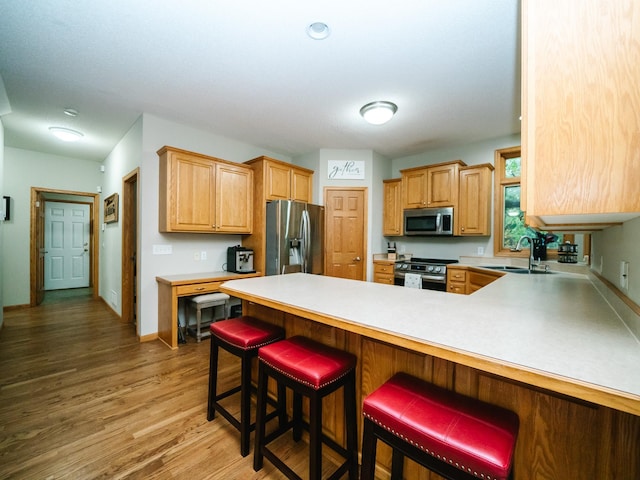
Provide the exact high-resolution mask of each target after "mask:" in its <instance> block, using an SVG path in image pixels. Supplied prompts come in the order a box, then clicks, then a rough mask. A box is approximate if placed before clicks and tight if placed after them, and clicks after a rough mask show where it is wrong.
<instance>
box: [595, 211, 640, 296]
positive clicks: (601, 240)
mask: <svg viewBox="0 0 640 480" xmlns="http://www.w3.org/2000/svg"><path fill="white" fill-rule="evenodd" d="M622 261H625V262H629V277H628V278H629V287H628V289H626V290H624V289H622V288H621V285H620V262H622ZM591 262H592V266H591V268H593V269H594V270H596V271H597V272H599V273H601V274H602V276H603V277H605V278H606V279H607V280H609V281H610V282H611V283H613V284H614V285H616V286H617V287H618V288H620V289H621V290H622V291H623V292H624V293H625V294H626V295H627V296H628V297H629V298H630V299H631V300H633V301H634V302H635V303H636V304H639V305H640V218H635V219H633V220H629V221H628V222H625V223H623V224H622V225H620V226H616V227H610V228H607V229H606V230H602V231H600V232H595V233H594V234H593V235H592V240H591Z"/></svg>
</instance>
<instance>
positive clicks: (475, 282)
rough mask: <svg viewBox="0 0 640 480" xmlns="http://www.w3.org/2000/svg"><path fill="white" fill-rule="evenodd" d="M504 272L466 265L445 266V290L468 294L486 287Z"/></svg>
mask: <svg viewBox="0 0 640 480" xmlns="http://www.w3.org/2000/svg"><path fill="white" fill-rule="evenodd" d="M502 275H504V273H501V272H486V271H480V270H479V269H478V270H477V269H475V268H473V267H467V266H456V267H452V266H448V267H447V292H449V293H459V294H462V295H469V294H471V293H473V292H475V291H477V290H480V289H481V288H482V287H486V286H487V285H489V284H490V283H491V282H493V281H494V280H496V279H498V278H500V277H501V276H502Z"/></svg>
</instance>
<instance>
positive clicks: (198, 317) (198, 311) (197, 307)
mask: <svg viewBox="0 0 640 480" xmlns="http://www.w3.org/2000/svg"><path fill="white" fill-rule="evenodd" d="M201 319H202V310H201V309H200V306H199V305H197V306H196V341H198V342H199V341H200V320H201Z"/></svg>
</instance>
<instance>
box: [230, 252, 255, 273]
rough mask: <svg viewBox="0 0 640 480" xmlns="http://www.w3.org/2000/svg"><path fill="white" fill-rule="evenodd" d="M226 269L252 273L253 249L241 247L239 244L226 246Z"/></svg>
mask: <svg viewBox="0 0 640 480" xmlns="http://www.w3.org/2000/svg"><path fill="white" fill-rule="evenodd" d="M227 271H228V272H233V273H254V272H255V270H254V269H253V250H251V249H250V248H245V247H241V246H240V245H236V246H235V247H229V248H227Z"/></svg>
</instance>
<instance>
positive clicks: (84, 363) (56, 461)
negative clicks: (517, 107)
mask: <svg viewBox="0 0 640 480" xmlns="http://www.w3.org/2000/svg"><path fill="white" fill-rule="evenodd" d="M61 296H62V297H64V295H61ZM208 360H209V340H204V341H203V342H202V343H196V342H195V340H194V339H193V338H189V339H188V343H187V344H186V345H181V346H180V348H179V349H178V350H175V351H172V350H170V349H169V348H168V347H166V346H165V345H164V344H162V343H161V342H160V341H153V342H147V343H139V341H138V339H137V337H136V334H135V329H134V327H133V326H132V325H130V324H123V323H120V321H119V318H118V317H117V316H115V315H114V314H113V312H111V310H110V309H109V308H107V306H106V305H105V304H104V303H102V301H100V300H94V299H92V298H91V296H90V295H86V294H85V295H80V296H75V297H74V296H70V297H68V298H64V300H63V299H58V300H56V301H48V302H45V303H44V304H43V305H41V306H39V307H36V308H25V309H19V310H13V311H7V312H5V314H4V327H3V328H2V331H1V332H0V478H2V479H5V478H11V479H95V478H103V479H121V478H127V479H137V478H140V479H142V478H144V479H188V480H199V479H225V480H228V479H264V478H269V479H281V478H284V476H283V475H282V474H281V473H280V472H278V471H277V470H276V469H275V468H274V467H273V466H272V465H271V464H270V463H269V462H268V461H265V466H264V467H263V469H262V470H261V471H260V472H257V473H256V472H254V471H253V466H252V461H253V455H252V454H250V455H249V456H247V457H245V458H242V457H241V456H240V450H239V448H240V447H239V433H238V432H237V431H236V430H235V429H233V428H232V427H231V426H230V425H229V424H228V423H227V422H226V420H224V419H223V418H221V417H220V416H219V415H218V416H216V418H215V420H213V421H212V422H208V421H207V419H206V403H207V379H208ZM221 360H222V363H223V365H224V371H222V372H221V377H222V378H225V379H227V383H229V382H235V381H237V378H238V375H237V372H238V368H239V363H238V362H236V359H235V358H234V357H231V356H230V355H228V354H226V355H223V356H222V358H221ZM225 386H226V385H221V387H225ZM232 401H234V402H235V401H236V399H233V400H232ZM306 447H307V445H306V442H305V441H304V440H303V441H301V442H299V443H298V444H291V445H288V446H285V447H283V448H285V450H283V452H284V453H283V455H284V456H285V457H286V458H287V460H286V461H287V463H289V464H290V465H291V466H293V467H294V468H295V469H296V471H299V473H300V474H301V475H303V478H306V471H305V470H306V469H305V468H304V464H305V462H306V458H307V450H306ZM251 448H253V441H252V445H251ZM324 463H325V464H327V467H326V468H328V469H329V470H330V468H331V465H330V464H329V462H326V461H325V462H324Z"/></svg>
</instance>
